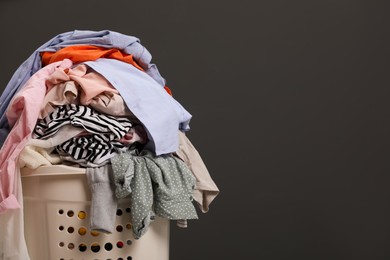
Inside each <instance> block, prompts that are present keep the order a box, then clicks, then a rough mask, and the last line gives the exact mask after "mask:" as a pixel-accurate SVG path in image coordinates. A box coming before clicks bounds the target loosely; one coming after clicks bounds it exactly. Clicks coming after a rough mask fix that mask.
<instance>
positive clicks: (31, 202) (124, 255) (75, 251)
mask: <svg viewBox="0 0 390 260" xmlns="http://www.w3.org/2000/svg"><path fill="white" fill-rule="evenodd" d="M22 176H23V178H22V184H23V197H24V218H25V238H26V243H27V247H28V250H29V254H30V257H31V260H70V259H72V260H82V259H85V260H91V259H92V260H95V259H99V260H108V259H110V260H168V259H169V221H168V220H166V219H161V218H156V220H155V221H154V222H152V223H151V225H150V226H149V229H148V231H147V232H146V234H145V235H143V236H142V237H141V238H140V239H138V240H135V239H134V237H133V235H132V231H131V222H130V214H131V210H130V208H129V207H128V205H129V201H127V200H121V201H120V203H119V204H118V209H117V212H116V224H115V231H114V232H113V233H111V234H105V233H99V232H95V231H91V230H89V218H88V217H89V208H90V199H91V198H90V196H91V194H90V191H89V187H88V186H87V182H86V176H85V172H84V169H82V168H79V169H77V168H74V167H66V166H55V167H40V168H39V169H37V170H35V171H34V172H31V171H29V170H22Z"/></svg>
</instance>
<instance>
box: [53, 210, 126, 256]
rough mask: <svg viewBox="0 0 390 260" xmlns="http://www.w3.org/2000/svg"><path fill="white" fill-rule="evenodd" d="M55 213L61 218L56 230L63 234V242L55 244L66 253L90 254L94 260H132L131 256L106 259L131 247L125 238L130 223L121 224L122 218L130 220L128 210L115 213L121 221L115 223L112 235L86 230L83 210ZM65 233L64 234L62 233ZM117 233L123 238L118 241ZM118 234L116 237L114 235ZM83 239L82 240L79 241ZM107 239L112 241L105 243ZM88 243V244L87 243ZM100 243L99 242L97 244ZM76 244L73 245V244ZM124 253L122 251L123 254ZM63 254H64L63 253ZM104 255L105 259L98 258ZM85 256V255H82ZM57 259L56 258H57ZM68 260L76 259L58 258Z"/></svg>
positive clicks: (85, 218)
mask: <svg viewBox="0 0 390 260" xmlns="http://www.w3.org/2000/svg"><path fill="white" fill-rule="evenodd" d="M57 213H58V215H59V216H63V217H64V218H63V219H62V221H61V223H60V224H59V225H58V226H57V229H58V230H59V231H60V232H61V234H63V235H62V236H63V237H64V239H63V240H61V241H59V242H57V243H58V244H57V245H58V247H59V248H64V249H66V251H67V252H79V254H83V255H84V254H88V252H90V253H92V254H94V255H95V254H96V256H97V257H99V258H95V257H93V258H91V259H96V260H121V259H122V260H132V256H125V258H123V257H118V256H116V257H115V258H112V256H111V258H106V257H107V256H108V255H107V254H109V253H110V254H111V252H112V253H113V254H115V252H116V251H115V250H123V249H124V248H128V247H129V246H131V245H132V243H133V242H132V240H131V239H128V238H125V237H126V233H125V232H124V231H126V232H130V230H131V228H132V226H131V223H123V222H122V221H123V220H122V218H123V219H124V220H127V219H130V218H129V215H128V214H130V213H131V210H130V208H124V209H123V210H122V209H121V208H118V209H117V211H116V215H117V218H120V220H121V221H119V222H117V224H116V226H115V230H116V232H117V233H113V234H104V233H101V232H98V231H95V230H88V228H87V227H86V226H88V223H89V222H88V221H89V219H88V213H87V211H85V210H74V209H64V208H62V209H58V210H57ZM64 231H65V232H64ZM119 233H123V234H124V236H125V237H123V235H121V236H120V237H122V238H124V240H122V239H118V238H119V237H118V236H119ZM116 234H118V235H116ZM70 238H71V239H74V241H69V240H70ZM81 238H84V239H81ZM94 239H97V240H96V241H93V242H92V240H94ZM107 239H112V240H111V241H110V242H109V241H107ZM88 241H89V242H88ZM97 241H100V242H97ZM74 242H75V243H76V244H75V243H74ZM125 252H126V251H123V253H125ZM64 253H66V252H65V251H64ZM101 253H103V255H104V254H105V255H106V257H103V256H102V257H100V254H101ZM66 254H68V253H66ZM84 256H86V255H84ZM57 259H58V258H57ZM61 259H63V260H70V259H77V257H76V256H72V257H71V258H69V257H67V258H60V260H61Z"/></svg>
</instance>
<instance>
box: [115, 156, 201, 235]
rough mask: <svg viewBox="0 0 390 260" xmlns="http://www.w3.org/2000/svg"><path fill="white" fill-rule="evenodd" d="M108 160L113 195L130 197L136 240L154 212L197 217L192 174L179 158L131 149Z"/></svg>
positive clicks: (165, 216)
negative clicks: (113, 189) (110, 166)
mask: <svg viewBox="0 0 390 260" xmlns="http://www.w3.org/2000/svg"><path fill="white" fill-rule="evenodd" d="M111 163H112V169H113V173H114V182H115V186H116V188H115V195H116V196H117V198H119V199H121V198H125V197H127V196H129V197H130V199H131V200H130V201H131V205H130V207H131V217H132V226H133V233H134V237H135V238H136V239H138V238H140V237H141V236H142V235H143V234H145V232H146V231H147V228H148V225H149V223H150V221H151V220H152V219H153V217H154V214H155V215H157V216H160V217H163V218H167V219H172V220H183V219H197V218H198V215H197V213H196V210H195V207H194V205H193V197H192V194H193V191H194V188H195V177H194V175H193V174H192V172H191V170H190V169H189V168H188V167H187V165H186V164H185V163H184V162H183V161H181V160H180V159H178V158H176V157H174V156H172V155H171V154H167V155H160V156H155V155H153V154H152V152H150V151H148V150H143V151H141V152H137V150H131V151H128V152H125V153H122V154H119V155H117V156H115V157H113V158H112V159H111Z"/></svg>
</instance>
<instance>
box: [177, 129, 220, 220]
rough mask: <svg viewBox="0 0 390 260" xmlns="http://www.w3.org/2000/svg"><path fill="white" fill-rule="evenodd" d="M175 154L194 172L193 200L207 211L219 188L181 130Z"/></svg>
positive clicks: (204, 211) (202, 209) (203, 210)
mask: <svg viewBox="0 0 390 260" xmlns="http://www.w3.org/2000/svg"><path fill="white" fill-rule="evenodd" d="M175 155H176V156H177V157H179V158H180V159H181V160H183V161H184V162H185V163H186V164H187V166H188V168H190V170H191V171H192V173H193V174H194V176H195V178H196V184H195V190H194V194H193V195H194V200H195V201H196V202H197V203H198V205H199V208H200V209H201V211H202V212H203V213H206V212H208V211H209V206H210V203H211V202H212V201H213V200H214V199H215V197H216V196H217V195H218V194H219V189H218V187H217V185H216V184H215V183H214V181H213V179H212V178H211V176H210V173H209V171H208V170H207V167H206V165H205V164H204V162H203V160H202V158H201V156H200V154H199V152H198V151H197V150H196V149H195V147H194V146H193V144H192V143H191V141H190V140H189V139H188V138H187V136H186V135H185V134H184V133H183V132H181V131H179V150H178V151H177V152H176V153H175Z"/></svg>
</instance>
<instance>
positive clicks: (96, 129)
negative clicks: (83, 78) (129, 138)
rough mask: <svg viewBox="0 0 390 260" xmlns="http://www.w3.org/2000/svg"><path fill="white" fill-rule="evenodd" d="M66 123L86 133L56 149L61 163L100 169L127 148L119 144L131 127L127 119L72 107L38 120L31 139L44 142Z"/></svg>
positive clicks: (67, 106)
mask: <svg viewBox="0 0 390 260" xmlns="http://www.w3.org/2000/svg"><path fill="white" fill-rule="evenodd" d="M68 124H71V125H73V126H75V127H80V128H84V129H85V131H86V134H85V135H84V134H83V135H81V136H76V137H73V138H71V139H69V140H67V141H65V142H63V143H62V144H60V145H58V146H57V147H56V150H57V152H58V153H59V154H60V156H61V157H62V158H63V159H64V160H67V161H72V162H76V163H79V164H81V165H82V166H88V167H94V166H100V165H104V164H105V163H106V162H107V161H108V160H109V159H110V158H112V157H113V156H114V155H115V154H117V153H118V152H119V151H126V150H128V149H129V147H127V146H125V145H124V144H122V143H121V142H119V139H121V138H122V137H124V136H125V134H126V133H127V132H129V131H130V129H131V127H132V126H133V125H132V123H131V121H130V120H129V119H128V118H125V117H114V116H110V115H105V114H102V113H100V112H98V111H96V110H94V109H92V108H90V107H87V106H81V105H76V104H67V105H62V106H58V107H57V108H56V109H55V110H54V111H53V112H52V113H50V114H49V115H48V116H47V117H45V118H44V119H41V120H39V121H38V122H37V124H36V127H35V129H34V133H33V134H34V135H33V136H34V138H37V139H46V138H48V137H51V136H53V135H55V134H56V133H57V132H58V130H59V129H60V128H61V127H63V126H65V125H68Z"/></svg>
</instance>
